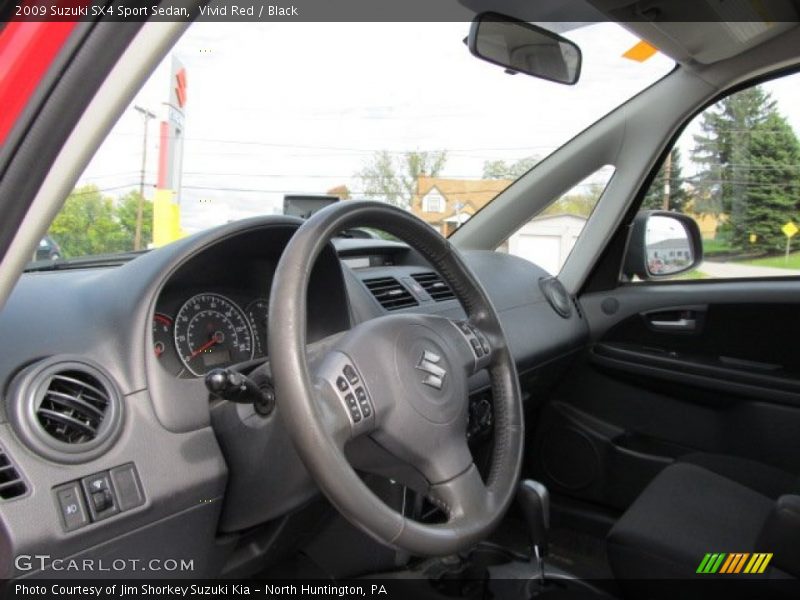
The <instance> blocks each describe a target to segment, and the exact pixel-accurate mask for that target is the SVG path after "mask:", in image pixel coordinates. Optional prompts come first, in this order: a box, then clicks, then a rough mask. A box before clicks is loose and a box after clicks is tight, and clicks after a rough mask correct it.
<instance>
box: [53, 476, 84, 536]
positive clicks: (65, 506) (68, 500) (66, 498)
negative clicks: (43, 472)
mask: <svg viewBox="0 0 800 600" xmlns="http://www.w3.org/2000/svg"><path fill="white" fill-rule="evenodd" d="M54 491H55V494H56V502H57V504H58V510H59V512H60V513H61V523H62V524H63V525H64V531H75V530H76V529H78V528H80V527H83V526H84V525H88V524H89V515H88V514H87V513H86V506H85V505H84V503H83V494H81V487H80V485H78V482H77V481H73V482H72V483H67V484H65V485H62V486H61V487H57V488H56V489H55V490H54Z"/></svg>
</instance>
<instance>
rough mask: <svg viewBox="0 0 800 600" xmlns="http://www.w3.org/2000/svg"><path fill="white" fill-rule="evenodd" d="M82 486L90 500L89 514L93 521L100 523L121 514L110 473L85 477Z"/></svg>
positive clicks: (105, 472) (103, 472)
mask: <svg viewBox="0 0 800 600" xmlns="http://www.w3.org/2000/svg"><path fill="white" fill-rule="evenodd" d="M81 485H82V486H83V491H84V492H85V494H86V498H87V499H88V500H89V502H88V504H89V514H90V515H91V517H92V521H100V520H102V519H105V518H107V517H110V516H111V515H115V514H117V513H118V512H119V506H118V505H117V499H116V497H115V496H114V490H113V488H112V487H111V478H110V477H109V474H108V471H102V472H100V473H95V474H94V475H89V477H84V478H83V479H81Z"/></svg>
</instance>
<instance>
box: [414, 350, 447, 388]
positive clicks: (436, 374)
mask: <svg viewBox="0 0 800 600" xmlns="http://www.w3.org/2000/svg"><path fill="white" fill-rule="evenodd" d="M440 360H442V357H441V356H439V355H438V354H436V353H435V352H431V351H430V350H425V351H424V352H423V353H422V358H420V359H419V363H418V364H417V366H416V368H417V369H419V370H420V371H423V372H424V373H426V375H425V377H424V378H423V379H422V383H423V384H425V385H427V386H429V387H432V388H433V389H435V390H440V389H442V386H443V385H444V378H445V377H446V376H447V371H446V370H445V369H443V368H442V367H440V366H439V361H440Z"/></svg>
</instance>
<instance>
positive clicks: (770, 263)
mask: <svg viewBox="0 0 800 600" xmlns="http://www.w3.org/2000/svg"><path fill="white" fill-rule="evenodd" d="M742 264H743V265H755V266H757V267H777V268H779V269H800V252H792V253H791V254H789V260H786V258H785V257H783V256H770V257H769V258H757V259H755V260H746V261H743V262H742Z"/></svg>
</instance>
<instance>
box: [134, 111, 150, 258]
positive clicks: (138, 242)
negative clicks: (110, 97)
mask: <svg viewBox="0 0 800 600" xmlns="http://www.w3.org/2000/svg"><path fill="white" fill-rule="evenodd" d="M133 108H134V110H135V111H137V112H139V113H141V114H142V116H143V117H144V136H143V139H142V172H141V175H140V177H139V198H138V199H137V201H136V234H135V235H134V238H133V249H134V250H141V249H142V219H143V214H142V213H143V212H144V175H145V168H146V167H147V124H148V123H149V122H150V119H155V118H156V115H155V114H154V113H152V112H150V111H149V110H146V109H144V108H142V107H141V106H134V107H133Z"/></svg>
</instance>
